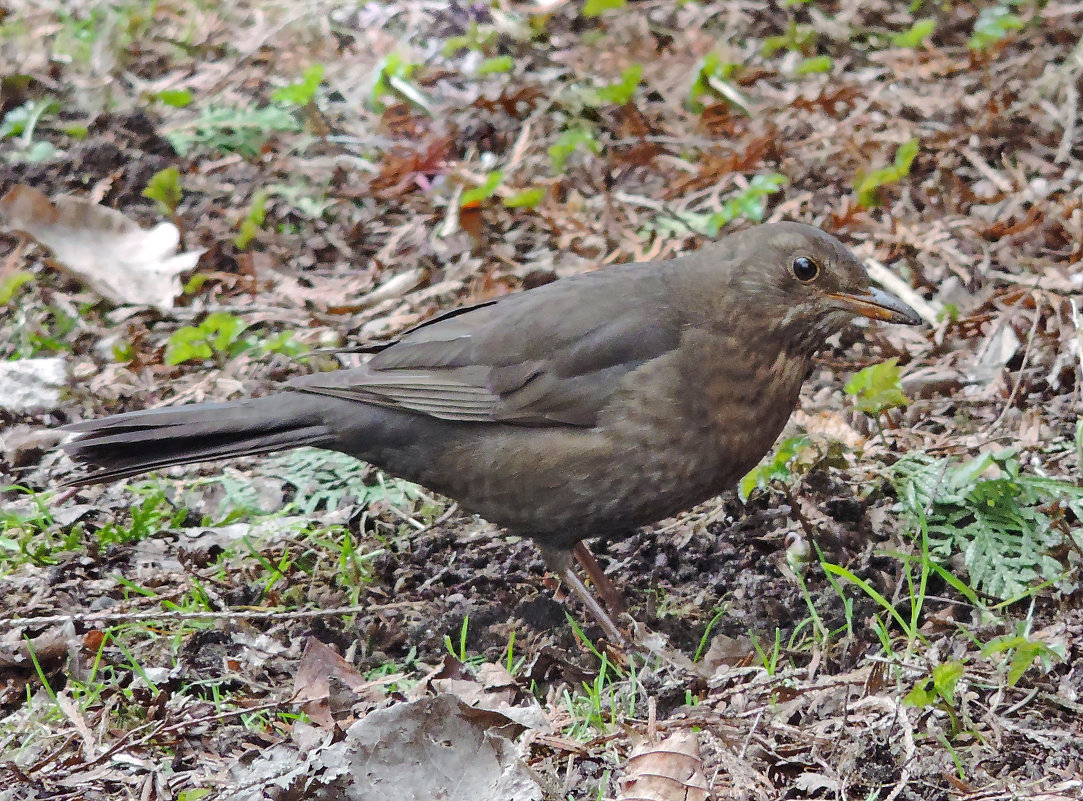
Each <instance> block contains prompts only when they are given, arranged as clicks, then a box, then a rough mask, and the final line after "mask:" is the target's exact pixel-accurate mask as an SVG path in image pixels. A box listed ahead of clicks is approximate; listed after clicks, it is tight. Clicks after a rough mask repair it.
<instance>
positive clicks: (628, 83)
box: [594, 63, 643, 106]
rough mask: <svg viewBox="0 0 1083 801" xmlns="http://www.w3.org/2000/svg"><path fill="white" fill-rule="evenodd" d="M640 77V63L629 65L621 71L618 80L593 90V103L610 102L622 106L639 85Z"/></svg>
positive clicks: (641, 71)
mask: <svg viewBox="0 0 1083 801" xmlns="http://www.w3.org/2000/svg"><path fill="white" fill-rule="evenodd" d="M642 77H643V65H642V64H638V63H637V64H631V65H629V66H628V67H626V68H625V69H624V71H623V72H622V73H621V75H620V80H619V81H617V82H616V83H611V84H609V85H607V86H600V87H598V88H597V89H595V90H594V94H595V98H594V99H595V101H596V102H595V105H602V104H604V103H612V104H614V105H617V106H623V105H624V104H625V103H628V102H629V101H630V100H631V99H632V97H633V96H634V95H635V91H636V87H637V86H639V81H640V79H641V78H642Z"/></svg>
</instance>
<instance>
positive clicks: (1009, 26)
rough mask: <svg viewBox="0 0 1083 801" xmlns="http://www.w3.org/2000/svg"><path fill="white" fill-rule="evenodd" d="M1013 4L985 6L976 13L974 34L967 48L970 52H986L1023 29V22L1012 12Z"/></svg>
mask: <svg viewBox="0 0 1083 801" xmlns="http://www.w3.org/2000/svg"><path fill="white" fill-rule="evenodd" d="M1014 5H1015V3H1005V4H1002V5H995V6H987V7H985V8H983V9H982V10H981V11H980V12H979V13H978V19H977V20H976V21H975V22H974V32H973V33H972V34H971V35H970V40H969V41H968V42H967V46H968V47H969V48H970V49H971V50H979V51H980V50H988V49H990V48H991V47H993V46H994V45H996V44H998V43H999V42H1002V41H1003V40H1004V39H1006V38H1007V36H1008V34H1009V33H1011V32H1012V31H1018V30H1022V29H1023V20H1022V19H1021V18H1020V17H1019V15H1017V14H1015V13H1013V12H1012V7H1013V6H1014Z"/></svg>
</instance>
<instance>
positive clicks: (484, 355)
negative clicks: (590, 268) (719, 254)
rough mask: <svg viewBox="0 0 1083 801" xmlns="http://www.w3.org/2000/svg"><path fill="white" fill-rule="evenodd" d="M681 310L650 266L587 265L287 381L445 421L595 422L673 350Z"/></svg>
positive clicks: (295, 386)
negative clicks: (624, 384)
mask: <svg viewBox="0 0 1083 801" xmlns="http://www.w3.org/2000/svg"><path fill="white" fill-rule="evenodd" d="M679 311H680V310H678V309H674V308H672V307H671V305H670V304H669V303H667V292H666V285H665V280H664V277H663V276H662V275H661V273H660V271H658V270H657V269H654V268H653V266H652V265H649V264H645V265H628V266H625V267H621V268H613V269H608V270H605V271H603V272H599V273H587V274H584V275H581V276H576V277H574V278H570V279H564V280H561V281H559V282H554V283H552V284H547V285H545V286H543V287H539V288H538V289H534V290H530V291H528V292H524V293H520V294H517V295H510V296H508V297H505V298H501V299H500V300H498V301H495V302H490V303H486V304H481V305H478V306H473V307H469V308H466V309H461V310H455V311H453V312H449V313H447V314H445V315H443V316H440V317H437V318H435V319H433V320H431V321H428V322H426V323H424V324H422V325H420V326H418V327H417V328H414V329H412V330H410V331H408V332H407V333H406V334H404V335H403V336H402V337H401V338H400V339H399V340H397V341H396V342H394V343H393V344H391V345H389V346H388V347H386V348H384V349H382V350H380V351H379V352H378V353H377V354H376V355H375V356H374V357H373V358H372V359H371V360H370V361H369V362H368V363H367V364H365V365H363V366H361V367H355V368H351V369H347V370H337V371H334V372H330V373H317V374H315V375H309V376H304V377H302V378H298V379H295V380H294V381H292V382H290V387H291V388H293V389H296V390H301V391H305V392H315V393H319V394H324V395H333V396H336V397H341V398H347V399H350V400H357V401H361V402H365V403H373V404H378V405H381V406H388V407H392V408H400V409H408V410H410V411H414V412H418V413H421V414H426V415H430V416H432V417H437V418H441V419H444V420H458V421H467V422H504V423H516V424H522V425H572V426H592V425H594V424H595V422H596V419H597V414H598V412H599V411H600V410H601V409H602V408H603V407H604V406H605V405H606V403H607V402H608V401H609V400H610V398H611V397H612V396H613V393H614V392H616V391H617V390H618V388H619V387H620V383H621V380H622V379H623V377H624V376H625V375H627V374H628V373H629V372H630V371H632V370H634V369H636V368H637V367H639V366H640V365H642V364H643V363H645V362H647V361H650V360H652V359H655V358H657V357H659V356H661V355H663V354H665V353H667V352H668V351H670V350H672V349H674V348H676V347H677V344H678V342H679V338H680V333H681V331H680V328H681V324H680V319H679Z"/></svg>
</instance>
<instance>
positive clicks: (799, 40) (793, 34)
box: [760, 21, 816, 58]
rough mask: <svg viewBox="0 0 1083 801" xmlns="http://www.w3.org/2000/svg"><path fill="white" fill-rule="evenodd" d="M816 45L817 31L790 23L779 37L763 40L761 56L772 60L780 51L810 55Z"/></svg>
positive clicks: (806, 26) (809, 26)
mask: <svg viewBox="0 0 1083 801" xmlns="http://www.w3.org/2000/svg"><path fill="white" fill-rule="evenodd" d="M815 44H816V31H815V29H814V28H813V27H812V26H811V25H798V24H797V23H796V22H792V21H791V22H790V24H789V25H788V26H787V28H786V30H785V31H784V32H783V33H781V34H779V35H777V36H768V37H767V38H766V39H764V40H763V45H762V46H761V47H760V55H761V56H763V57H764V58H770V57H771V56H773V55H774V54H775V53H777V52H778V51H779V50H787V51H789V52H800V53H805V54H808V53H810V52H812V48H813V46H814V45H815Z"/></svg>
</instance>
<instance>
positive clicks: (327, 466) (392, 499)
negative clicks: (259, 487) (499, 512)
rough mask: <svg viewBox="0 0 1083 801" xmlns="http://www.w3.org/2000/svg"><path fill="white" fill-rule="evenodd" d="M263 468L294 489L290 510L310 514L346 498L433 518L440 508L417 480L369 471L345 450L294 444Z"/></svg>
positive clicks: (287, 509)
mask: <svg viewBox="0 0 1083 801" xmlns="http://www.w3.org/2000/svg"><path fill="white" fill-rule="evenodd" d="M266 472H267V473H268V474H269V475H275V476H277V477H278V478H280V479H282V480H283V481H285V482H287V483H289V484H290V485H291V486H293V487H294V489H295V490H296V492H295V493H294V494H293V495H294V499H293V501H292V502H291V503H290V504H289V505H288V506H287V507H286V511H287V512H289V513H291V514H300V515H304V516H306V517H311V516H312V515H314V514H316V512H318V511H319V510H321V509H326V510H334V509H337V508H339V506H340V505H342V504H343V503H345V502H347V501H350V502H352V503H355V504H357V505H359V506H369V505H372V504H374V503H380V504H383V505H385V506H388V507H391V508H393V509H396V510H399V511H401V512H403V513H404V514H406V513H410V514H412V515H414V516H421V517H422V518H426V517H431V518H435V516H436V515H437V514H439V512H440V511H441V509H440V507H439V506H437V505H435V504H433V503H432V502H430V501H429V500H428V499H427V498H426V496H425V495H424V494H423V493H422V491H421V488H420V487H419V486H418V485H417V484H412V483H410V482H409V481H405V480H403V479H400V478H394V477H391V476H386V475H384V474H383V473H379V472H376V473H373V471H372V469H371V468H370V467H369V466H368V465H366V464H365V463H364V462H361V461H358V460H357V459H354V458H353V457H351V456H346V455H345V454H338V453H330V452H328V451H323V450H316V449H315V448H297V449H295V450H292V451H288V452H286V453H284V454H282V455H280V456H276V457H274V458H273V459H271V460H270V462H269V463H268V464H267V465H266ZM366 479H369V480H366ZM419 502H420V503H419Z"/></svg>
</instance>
